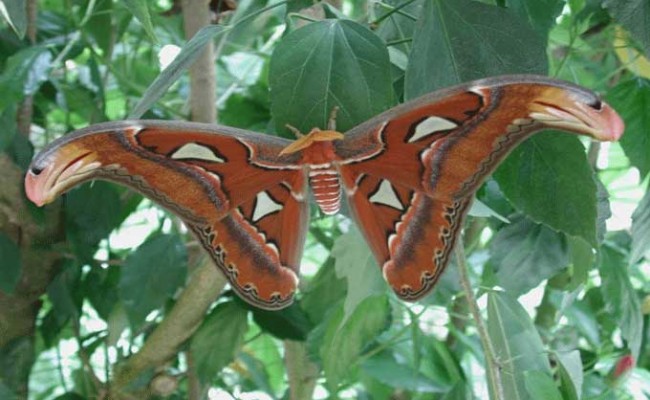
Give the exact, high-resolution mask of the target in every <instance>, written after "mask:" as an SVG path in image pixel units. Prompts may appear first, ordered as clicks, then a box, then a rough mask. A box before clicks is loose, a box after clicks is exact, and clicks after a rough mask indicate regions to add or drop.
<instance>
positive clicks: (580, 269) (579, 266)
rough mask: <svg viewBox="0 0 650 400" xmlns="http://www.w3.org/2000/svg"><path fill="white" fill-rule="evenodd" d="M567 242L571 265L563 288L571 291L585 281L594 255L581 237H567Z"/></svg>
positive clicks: (592, 265)
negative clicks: (568, 276) (568, 277)
mask: <svg viewBox="0 0 650 400" xmlns="http://www.w3.org/2000/svg"><path fill="white" fill-rule="evenodd" d="M567 243H568V244H569V254H570V256H571V266H570V279H569V281H568V282H567V284H566V286H565V287H564V290H567V291H573V290H576V289H577V288H578V287H579V286H580V285H582V284H584V283H585V282H586V281H587V279H588V278H589V271H591V269H592V267H594V261H595V260H596V257H595V254H594V252H593V249H592V248H591V246H590V245H589V244H588V243H587V242H585V241H584V240H583V239H580V238H577V237H568V238H567Z"/></svg>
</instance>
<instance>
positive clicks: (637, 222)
mask: <svg viewBox="0 0 650 400" xmlns="http://www.w3.org/2000/svg"><path fill="white" fill-rule="evenodd" d="M644 256H645V257H649V256H650V189H648V191H646V194H645V196H643V199H641V202H640V203H639V205H638V206H637V207H636V210H634V214H632V253H631V254H630V264H635V263H637V262H638V261H639V260H640V259H641V258H643V257H644Z"/></svg>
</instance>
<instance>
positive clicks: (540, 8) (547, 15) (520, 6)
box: [507, 0, 564, 40]
mask: <svg viewBox="0 0 650 400" xmlns="http://www.w3.org/2000/svg"><path fill="white" fill-rule="evenodd" d="M507 3H508V8H509V9H511V10H512V11H514V12H515V13H516V14H517V15H519V16H520V17H521V18H523V19H525V20H527V21H528V24H529V25H530V26H531V27H533V29H535V31H536V32H537V33H538V34H539V35H540V36H541V37H542V38H544V40H546V38H547V37H548V32H549V31H550V30H551V28H552V27H553V26H555V20H556V19H557V17H558V15H560V12H562V7H563V6H564V1H563V0H508V2H507Z"/></svg>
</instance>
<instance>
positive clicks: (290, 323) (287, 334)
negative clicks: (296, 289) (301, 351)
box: [250, 302, 312, 340]
mask: <svg viewBox="0 0 650 400" xmlns="http://www.w3.org/2000/svg"><path fill="white" fill-rule="evenodd" d="M250 308H251V311H252V313H253V320H254V321H255V323H256V324H257V325H259V326H260V328H262V330H263V331H265V332H268V333H270V334H271V335H273V336H275V337H276V338H278V339H282V340H284V339H289V340H305V339H306V338H307V334H308V333H309V331H310V330H311V328H312V324H311V322H310V321H309V318H308V317H307V314H306V313H305V312H304V311H303V310H302V308H300V305H299V304H298V303H296V302H294V303H292V304H291V305H290V306H289V307H287V308H283V309H282V310H275V311H268V310H262V309H260V308H255V307H250Z"/></svg>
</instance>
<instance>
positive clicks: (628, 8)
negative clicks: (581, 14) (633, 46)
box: [603, 0, 650, 57]
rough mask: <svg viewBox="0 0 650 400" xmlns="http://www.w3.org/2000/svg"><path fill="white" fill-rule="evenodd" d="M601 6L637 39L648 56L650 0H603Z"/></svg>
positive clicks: (649, 50) (649, 47)
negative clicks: (649, 0)
mask: <svg viewBox="0 0 650 400" xmlns="http://www.w3.org/2000/svg"><path fill="white" fill-rule="evenodd" d="M603 6H604V7H605V8H606V9H607V11H609V13H610V14H611V15H612V16H613V17H614V19H616V21H617V22H618V23H620V24H621V25H623V26H624V27H625V29H627V30H628V31H630V33H632V36H633V37H634V38H635V39H636V40H638V41H639V43H640V44H641V46H642V48H643V51H645V54H646V56H647V57H650V29H648V27H649V26H650V2H648V0H624V1H622V0H603Z"/></svg>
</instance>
